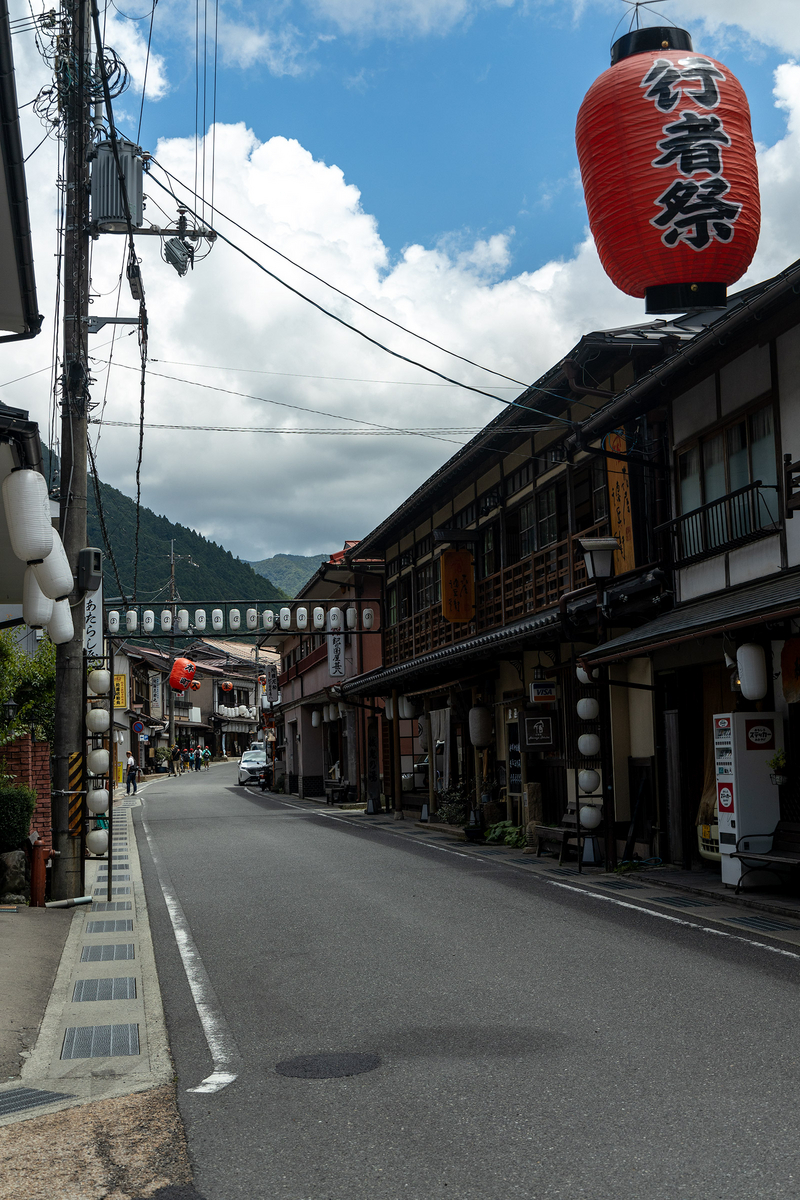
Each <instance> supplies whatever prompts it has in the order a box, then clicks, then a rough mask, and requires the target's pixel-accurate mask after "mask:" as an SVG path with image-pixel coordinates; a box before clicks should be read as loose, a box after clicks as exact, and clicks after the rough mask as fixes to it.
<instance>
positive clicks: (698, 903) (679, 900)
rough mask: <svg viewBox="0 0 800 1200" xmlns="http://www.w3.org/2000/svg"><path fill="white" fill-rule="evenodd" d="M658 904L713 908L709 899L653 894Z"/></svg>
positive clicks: (675, 906)
mask: <svg viewBox="0 0 800 1200" xmlns="http://www.w3.org/2000/svg"><path fill="white" fill-rule="evenodd" d="M653 899H654V900H657V901H658V903H659V904H671V905H672V907H673V908H713V905H712V904H711V902H710V901H709V900H693V899H692V898H691V896H653Z"/></svg>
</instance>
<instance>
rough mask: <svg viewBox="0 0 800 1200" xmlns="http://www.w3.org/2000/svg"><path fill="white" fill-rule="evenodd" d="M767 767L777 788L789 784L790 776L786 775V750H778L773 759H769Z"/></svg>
mask: <svg viewBox="0 0 800 1200" xmlns="http://www.w3.org/2000/svg"><path fill="white" fill-rule="evenodd" d="M767 766H768V767H769V777H770V779H771V780H772V782H773V783H774V784H775V785H776V786H777V787H780V786H781V785H782V784H784V783H788V782H789V776H788V775H787V774H786V751H785V750H776V751H775V753H774V754H773V756H772V758H769V759H767Z"/></svg>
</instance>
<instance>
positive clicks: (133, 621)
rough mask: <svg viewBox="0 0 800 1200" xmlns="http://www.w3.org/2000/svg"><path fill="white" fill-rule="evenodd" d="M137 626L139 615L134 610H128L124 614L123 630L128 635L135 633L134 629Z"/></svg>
mask: <svg viewBox="0 0 800 1200" xmlns="http://www.w3.org/2000/svg"><path fill="white" fill-rule="evenodd" d="M138 624H139V614H138V613H137V611H136V609H135V608H129V609H128V611H127V612H126V613H125V628H126V629H127V631H128V633H136V627H137V625H138Z"/></svg>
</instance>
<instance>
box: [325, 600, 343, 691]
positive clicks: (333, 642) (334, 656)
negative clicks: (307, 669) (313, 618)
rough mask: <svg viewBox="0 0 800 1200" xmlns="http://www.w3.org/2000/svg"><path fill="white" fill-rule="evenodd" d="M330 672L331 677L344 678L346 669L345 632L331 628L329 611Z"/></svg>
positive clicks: (327, 635)
mask: <svg viewBox="0 0 800 1200" xmlns="http://www.w3.org/2000/svg"><path fill="white" fill-rule="evenodd" d="M325 636H326V637H327V639H328V674H329V675H330V677H331V679H343V678H344V674H345V669H344V634H343V633H336V632H334V631H332V630H331V615H330V612H329V613H328V632H327V634H326V635H325Z"/></svg>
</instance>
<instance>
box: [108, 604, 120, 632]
mask: <svg viewBox="0 0 800 1200" xmlns="http://www.w3.org/2000/svg"><path fill="white" fill-rule="evenodd" d="M108 632H109V633H119V613H118V612H117V610H116V609H115V608H112V609H111V612H110V613H109V614H108Z"/></svg>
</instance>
